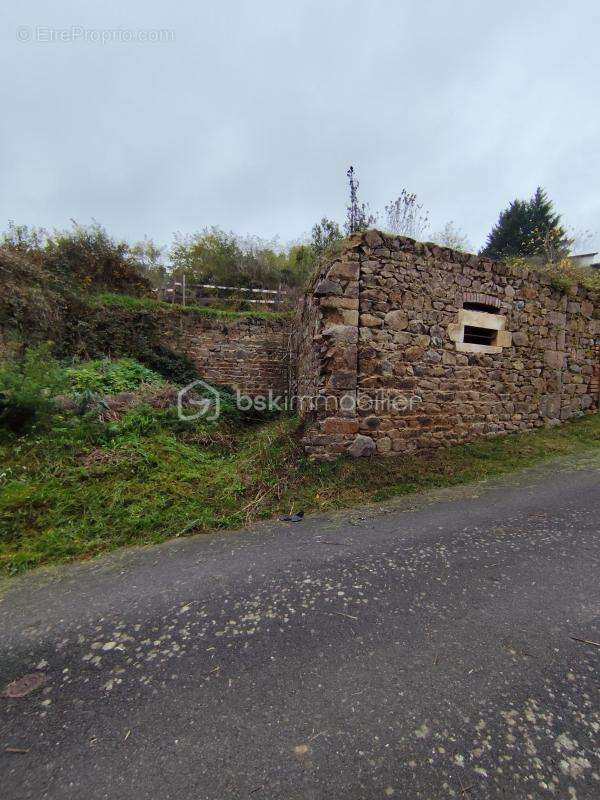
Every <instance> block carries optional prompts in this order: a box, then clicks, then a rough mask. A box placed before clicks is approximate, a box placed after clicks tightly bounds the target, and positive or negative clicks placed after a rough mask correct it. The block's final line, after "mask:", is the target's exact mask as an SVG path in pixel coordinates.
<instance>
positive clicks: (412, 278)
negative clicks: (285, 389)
mask: <svg viewBox="0 0 600 800" xmlns="http://www.w3.org/2000/svg"><path fill="white" fill-rule="evenodd" d="M599 316H600V315H599V312H598V308H597V307H596V306H595V305H594V302H593V300H592V297H591V296H590V295H589V294H588V293H587V292H586V291H585V290H584V289H582V288H581V287H574V288H573V289H572V290H571V291H570V292H569V293H567V294H565V293H563V292H561V291H558V290H556V289H554V288H553V287H552V286H551V282H550V278H549V277H548V276H547V275H545V274H544V273H541V272H535V271H530V272H528V271H526V270H525V271H524V270H523V269H522V268H519V269H516V268H511V267H510V266H509V265H507V264H504V263H499V262H493V261H491V260H489V259H485V258H480V257H477V256H472V255H468V254H465V253H459V252H456V251H452V250H450V249H447V248H441V247H437V246H435V245H431V244H423V243H420V242H415V241H414V240H412V239H408V238H404V237H397V236H396V237H394V236H388V235H384V234H382V233H380V232H378V231H367V232H366V233H364V234H361V235H357V236H354V237H352V238H350V239H349V240H347V243H346V245H345V246H344V249H343V251H342V252H341V253H339V254H338V255H337V256H335V257H332V258H329V259H328V260H327V261H326V263H324V264H323V265H322V267H321V270H320V274H319V276H318V278H317V280H316V282H315V285H314V288H313V292H312V294H310V295H309V296H308V297H307V300H306V302H305V305H304V307H303V309H302V311H301V317H300V328H301V331H302V333H301V339H300V346H299V355H298V389H299V394H302V393H303V392H306V393H309V392H312V393H314V394H316V395H317V396H321V397H322V402H321V403H320V404H317V406H316V407H315V404H313V407H312V408H306V407H304V409H303V412H302V413H303V415H304V416H305V417H306V419H307V423H308V424H307V427H306V433H305V436H304V442H305V447H306V449H307V452H308V453H310V454H311V455H312V456H313V457H316V458H320V459H330V458H333V457H335V456H337V455H339V454H341V453H349V454H351V455H357V456H358V455H370V454H372V453H378V454H381V455H384V456H393V455H398V454H402V453H410V452H413V451H415V450H417V449H421V448H431V447H434V446H440V445H450V444H456V443H460V442H465V441H470V440H472V439H474V438H476V437H478V436H493V435H497V434H504V433H508V432H511V431H520V430H527V429H530V428H535V427H539V426H542V425H545V424H558V423H559V422H560V421H562V420H566V419H570V418H571V417H574V416H579V415H582V414H584V413H587V412H590V411H595V410H596V409H597V408H598V393H599V389H600V386H599V384H600V366H599V351H598V347H597V342H598V337H599V336H600V322H599Z"/></svg>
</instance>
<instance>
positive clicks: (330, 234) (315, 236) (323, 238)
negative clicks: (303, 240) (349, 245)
mask: <svg viewBox="0 0 600 800" xmlns="http://www.w3.org/2000/svg"><path fill="white" fill-rule="evenodd" d="M341 239H343V234H342V232H341V230H340V226H339V225H338V224H337V222H335V221H334V220H332V219H327V217H322V218H321V221H320V222H317V223H315V224H314V225H313V227H312V231H311V245H312V248H313V250H314V252H315V254H316V256H317V257H319V256H321V255H323V253H324V252H325V251H326V250H327V249H328V248H329V247H331V246H332V245H334V244H335V243H336V242H339V241H340V240H341Z"/></svg>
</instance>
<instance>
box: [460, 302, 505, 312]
mask: <svg viewBox="0 0 600 800" xmlns="http://www.w3.org/2000/svg"><path fill="white" fill-rule="evenodd" d="M463 308H466V309H468V310H469V311H484V312H485V313H486V314H498V313H499V311H500V309H499V308H496V306H492V305H488V304H487V303H472V302H471V301H470V300H466V301H465V302H464V303H463Z"/></svg>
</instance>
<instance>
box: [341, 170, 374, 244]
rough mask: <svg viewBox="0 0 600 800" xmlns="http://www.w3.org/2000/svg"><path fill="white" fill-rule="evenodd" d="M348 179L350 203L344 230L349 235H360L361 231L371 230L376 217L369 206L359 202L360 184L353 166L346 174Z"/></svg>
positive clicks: (347, 208)
mask: <svg viewBox="0 0 600 800" xmlns="http://www.w3.org/2000/svg"><path fill="white" fill-rule="evenodd" d="M346 177H347V178H348V191H349V202H348V206H347V207H346V223H345V225H344V228H345V230H346V234H347V235H351V234H353V233H358V232H359V231H364V230H367V228H371V227H372V226H373V225H374V224H375V222H376V219H375V217H374V216H373V215H372V214H371V213H370V211H369V206H368V205H365V203H361V202H359V199H358V188H359V186H360V183H359V182H358V180H357V179H356V178H355V177H354V167H353V166H352V165H351V166H350V167H349V168H348V172H347V173H346Z"/></svg>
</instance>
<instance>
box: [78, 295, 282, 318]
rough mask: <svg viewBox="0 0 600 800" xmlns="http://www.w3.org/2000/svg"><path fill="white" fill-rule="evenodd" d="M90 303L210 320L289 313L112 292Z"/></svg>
mask: <svg viewBox="0 0 600 800" xmlns="http://www.w3.org/2000/svg"><path fill="white" fill-rule="evenodd" d="M92 302H94V303H95V304H96V305H102V306H108V307H112V308H122V309H125V310H128V311H138V310H140V309H141V310H146V311H162V312H164V313H167V314H172V315H178V314H189V315H191V316H199V317H210V318H212V319H241V318H248V317H252V318H253V319H278V318H281V317H289V316H290V313H291V312H289V311H254V310H250V311H228V310H225V309H220V308H210V307H208V306H206V307H205V306H195V305H188V306H182V305H180V304H178V303H166V302H164V301H163V300H157V299H155V298H153V297H133V296H130V295H126V294H115V293H112V292H100V293H99V294H97V295H94V297H93V298H92Z"/></svg>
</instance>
